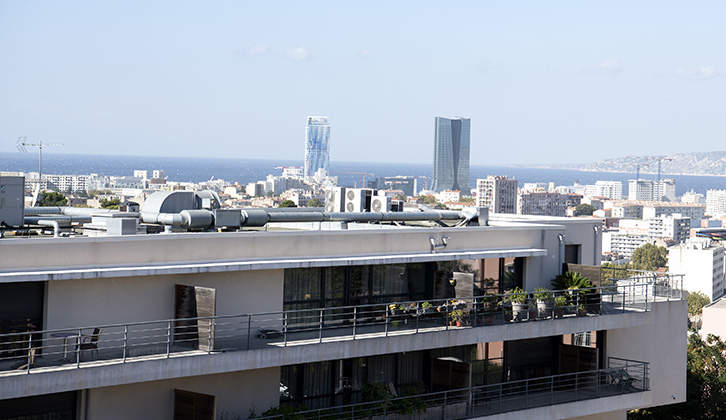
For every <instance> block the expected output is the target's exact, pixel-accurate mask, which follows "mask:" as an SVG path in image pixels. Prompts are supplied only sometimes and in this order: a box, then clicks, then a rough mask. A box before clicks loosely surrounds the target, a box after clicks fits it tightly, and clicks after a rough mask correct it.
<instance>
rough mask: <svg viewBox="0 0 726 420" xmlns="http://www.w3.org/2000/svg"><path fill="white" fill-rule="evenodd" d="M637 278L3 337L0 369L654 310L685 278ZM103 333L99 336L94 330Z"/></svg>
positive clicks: (676, 296)
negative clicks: (540, 292) (575, 287)
mask: <svg viewBox="0 0 726 420" xmlns="http://www.w3.org/2000/svg"><path fill="white" fill-rule="evenodd" d="M671 277H673V276H670V277H665V278H664V277H657V278H655V280H653V279H652V278H650V277H643V278H638V279H637V282H636V281H632V280H627V281H625V280H623V281H619V282H618V284H617V285H613V286H608V287H597V288H596V287H593V288H589V289H587V290H580V291H572V290H562V291H551V292H548V293H550V296H551V297H552V299H546V300H544V301H537V300H535V299H534V297H535V295H534V293H532V292H525V293H520V294H513V293H510V294H504V295H483V296H475V297H469V298H460V299H447V300H430V301H410V302H396V303H388V304H386V303H377V304H368V305H360V306H346V307H331V308H317V309H309V310H292V311H282V312H268V313H255V314H239V315H225V316H214V317H199V318H184V319H166V320H156V321H145V322H133V323H122V324H107V325H93V326H86V327H76V328H67V329H53V330H43V331H26V332H18V333H11V334H2V335H0V371H3V370H4V371H8V370H17V369H20V370H25V371H27V372H30V371H31V370H32V369H42V368H48V367H52V366H59V365H64V366H66V365H71V364H72V365H75V367H81V365H83V364H87V363H91V362H93V361H96V360H103V361H104V363H125V362H126V360H127V359H128V358H130V357H139V356H153V357H166V358H168V357H170V356H171V354H173V353H182V352H189V351H193V352H194V354H198V353H199V352H200V351H201V352H207V353H211V352H217V351H234V350H237V351H240V350H242V351H244V350H252V349H262V348H269V347H270V346H275V347H286V346H292V345H305V344H313V343H323V342H333V341H340V340H361V339H369V338H378V337H388V336H394V335H405V334H418V333H427V332H435V331H446V330H452V329H454V330H455V329H461V328H472V327H484V326H488V325H503V324H509V323H516V322H553V321H556V320H557V319H560V318H571V317H590V316H600V315H607V314H615V313H625V312H633V311H649V310H652V304H653V302H655V301H656V300H666V299H668V300H671V299H680V298H681V297H682V294H681V292H680V290H676V289H674V286H676V285H680V284H681V282H682V276H680V277H679V278H677V279H673V278H671ZM96 330H99V334H98V336H97V337H96V338H94V331H96Z"/></svg>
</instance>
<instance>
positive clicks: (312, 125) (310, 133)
mask: <svg viewBox="0 0 726 420" xmlns="http://www.w3.org/2000/svg"><path fill="white" fill-rule="evenodd" d="M318 169H325V172H326V173H328V174H329V173H330V122H329V121H328V117H308V122H307V125H306V126H305V172H304V176H305V177H310V176H314V175H315V172H317V171H318Z"/></svg>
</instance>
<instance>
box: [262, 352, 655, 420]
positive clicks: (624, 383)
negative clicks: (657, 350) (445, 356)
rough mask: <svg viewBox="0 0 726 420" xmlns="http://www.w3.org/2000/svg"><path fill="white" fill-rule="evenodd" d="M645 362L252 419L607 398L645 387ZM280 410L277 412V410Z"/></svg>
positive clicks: (435, 418)
mask: <svg viewBox="0 0 726 420" xmlns="http://www.w3.org/2000/svg"><path fill="white" fill-rule="evenodd" d="M649 373H650V372H649V364H648V363H647V362H638V361H634V360H626V359H619V358H612V357H611V358H609V360H608V367H607V368H605V369H598V370H591V371H584V372H575V373H566V374H561V375H552V376H545V377H539V378H532V379H524V380H519V381H511V382H502V383H498V384H493V385H483V386H476V387H470V388H463V389H456V390H451V391H443V392H436V393H429V394H419V395H413V396H408V397H400V398H391V399H390V400H381V401H374V402H365V403H358V404H351V405H345V406H338V407H332V408H321V409H315V410H302V411H301V410H289V414H287V415H286V414H279V415H272V416H263V417H257V418H256V420H273V419H274V420H313V419H314V420H345V419H350V420H354V419H361V418H371V419H374V418H376V417H380V418H383V417H387V416H391V417H393V416H396V418H400V419H406V418H407V417H402V416H405V415H407V414H415V417H410V418H411V419H417V420H455V419H464V418H471V417H480V416H487V415H492V414H498V413H504V412H510V411H517V410H526V409H530V408H537V407H545V406H551V405H555V404H565V403H570V402H576V401H582V400H589V399H595V398H603V397H611V396H616V395H622V394H629V393H633V392H642V391H647V390H648V389H649V383H650V381H649V379H648V375H649ZM281 411H282V410H281Z"/></svg>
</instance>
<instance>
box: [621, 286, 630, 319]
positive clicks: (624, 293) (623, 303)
mask: <svg viewBox="0 0 726 420" xmlns="http://www.w3.org/2000/svg"><path fill="white" fill-rule="evenodd" d="M631 287H632V286H631ZM623 313H625V287H623Z"/></svg>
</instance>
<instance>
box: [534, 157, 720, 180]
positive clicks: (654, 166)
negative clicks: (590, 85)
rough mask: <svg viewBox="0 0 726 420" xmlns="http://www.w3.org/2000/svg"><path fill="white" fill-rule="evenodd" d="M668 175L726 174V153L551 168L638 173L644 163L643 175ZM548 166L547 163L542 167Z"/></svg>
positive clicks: (636, 159) (638, 158) (613, 160)
mask: <svg viewBox="0 0 726 420" xmlns="http://www.w3.org/2000/svg"><path fill="white" fill-rule="evenodd" d="M658 160H660V161H661V173H662V174H664V175H667V174H671V175H706V176H708V175H721V176H724V175H726V152H700V153H677V154H673V155H667V156H663V155H661V156H625V157H621V158H615V159H602V160H598V161H597V162H593V163H584V164H572V165H551V166H549V167H551V168H561V169H575V170H580V171H588V172H635V171H636V169H637V167H638V165H640V173H641V174H655V173H657V172H658ZM539 167H544V166H539Z"/></svg>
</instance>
